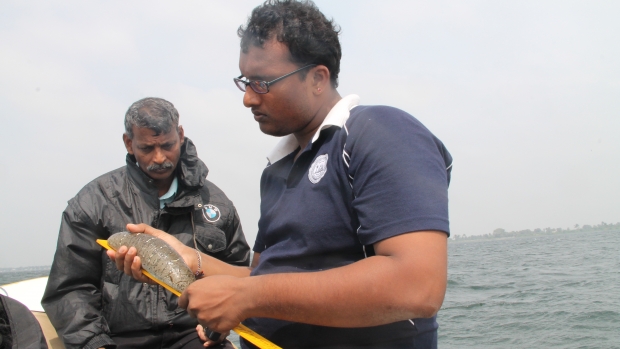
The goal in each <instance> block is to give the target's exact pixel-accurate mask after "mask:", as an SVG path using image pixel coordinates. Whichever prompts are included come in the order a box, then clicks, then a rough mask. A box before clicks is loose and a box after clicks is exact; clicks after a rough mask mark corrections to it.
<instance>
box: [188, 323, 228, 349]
mask: <svg viewBox="0 0 620 349" xmlns="http://www.w3.org/2000/svg"><path fill="white" fill-rule="evenodd" d="M196 332H198V337H200V340H201V341H203V342H204V343H203V344H202V345H203V346H204V347H205V348H208V347H212V346H216V345H218V344H220V343H222V342H223V341H224V340H226V337H228V335H229V334H230V331H228V332H225V333H222V334H221V335H220V339H219V340H217V341H215V342H214V341H212V340H210V339H209V338H207V336H206V335H205V328H204V327H202V325H198V326H196Z"/></svg>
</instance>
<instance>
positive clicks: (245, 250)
mask: <svg viewBox="0 0 620 349" xmlns="http://www.w3.org/2000/svg"><path fill="white" fill-rule="evenodd" d="M225 233H226V243H227V245H226V249H224V251H222V252H220V253H218V256H216V257H217V258H219V259H221V260H223V261H224V262H226V263H228V264H233V265H239V266H249V265H250V246H248V243H247V241H246V240H245V235H244V234H243V228H242V227H241V220H240V219H239V215H238V214H237V209H236V208H235V207H234V206H233V207H232V209H231V210H230V214H229V217H228V225H227V227H226V231H225Z"/></svg>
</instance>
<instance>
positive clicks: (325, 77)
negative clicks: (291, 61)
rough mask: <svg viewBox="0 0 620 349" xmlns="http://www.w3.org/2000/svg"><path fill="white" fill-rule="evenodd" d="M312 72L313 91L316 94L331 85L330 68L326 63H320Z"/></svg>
mask: <svg viewBox="0 0 620 349" xmlns="http://www.w3.org/2000/svg"><path fill="white" fill-rule="evenodd" d="M311 74H312V88H313V91H314V92H315V94H321V93H322V92H323V91H325V89H326V88H327V87H328V86H329V77H330V74H329V69H327V67H326V66H324V65H318V66H316V67H315V68H314V69H313V72H312V73H311Z"/></svg>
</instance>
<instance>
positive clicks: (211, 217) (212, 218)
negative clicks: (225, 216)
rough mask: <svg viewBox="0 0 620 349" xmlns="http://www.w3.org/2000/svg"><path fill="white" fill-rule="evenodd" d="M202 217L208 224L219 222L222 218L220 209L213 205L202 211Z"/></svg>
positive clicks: (205, 207) (206, 206)
mask: <svg viewBox="0 0 620 349" xmlns="http://www.w3.org/2000/svg"><path fill="white" fill-rule="evenodd" d="M202 215H203V216H204V217H205V219H206V220H207V222H211V223H215V222H217V221H218V220H219V219H220V217H221V214H220V209H219V208H217V207H215V206H213V205H211V204H209V205H205V206H204V209H203V210H202Z"/></svg>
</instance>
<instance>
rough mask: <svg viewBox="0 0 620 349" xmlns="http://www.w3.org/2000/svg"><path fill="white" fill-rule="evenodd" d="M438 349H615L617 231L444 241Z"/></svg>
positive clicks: (618, 328) (619, 326)
mask: <svg viewBox="0 0 620 349" xmlns="http://www.w3.org/2000/svg"><path fill="white" fill-rule="evenodd" d="M448 269H449V276H448V289H447V292H446V298H445V300H444V303H443V306H442V309H441V310H440V312H439V315H438V322H439V326H440V327H439V346H440V347H441V348H620V232H618V231H616V232H612V231H607V232H599V233H592V232H586V233H583V232H582V233H559V234H552V235H544V236H537V237H532V236H530V237H522V238H512V239H502V240H500V239H488V240H478V241H476V240H473V241H472V240H460V241H459V240H457V241H450V243H449V268H448Z"/></svg>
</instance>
